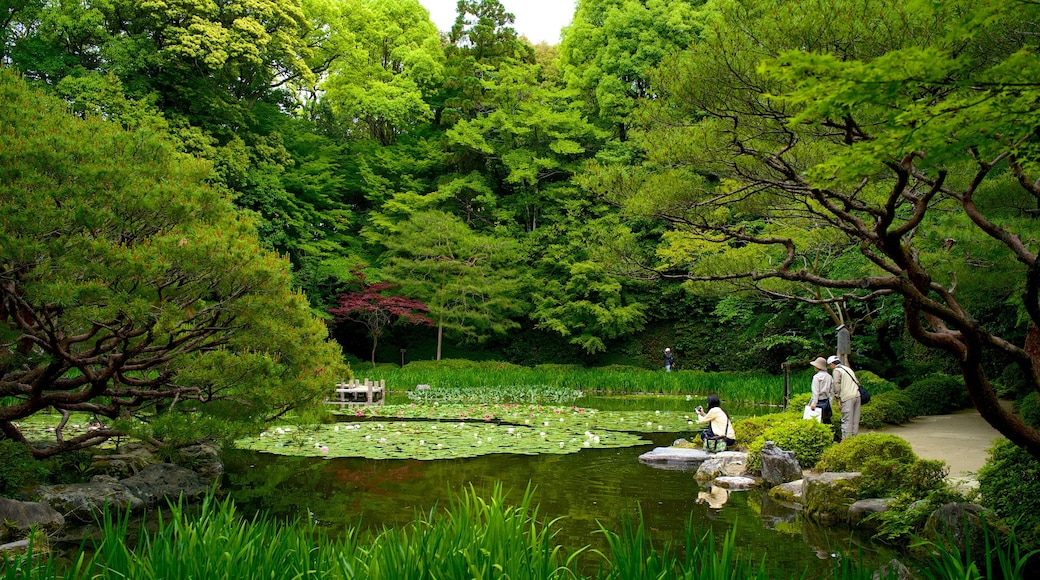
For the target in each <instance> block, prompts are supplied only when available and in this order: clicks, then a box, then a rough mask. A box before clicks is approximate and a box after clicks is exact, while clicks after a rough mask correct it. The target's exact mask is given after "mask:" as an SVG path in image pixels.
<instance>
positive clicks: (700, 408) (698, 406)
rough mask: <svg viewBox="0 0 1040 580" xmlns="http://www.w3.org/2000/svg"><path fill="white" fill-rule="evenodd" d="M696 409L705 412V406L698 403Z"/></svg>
mask: <svg viewBox="0 0 1040 580" xmlns="http://www.w3.org/2000/svg"><path fill="white" fill-rule="evenodd" d="M696 410H697V412H698V413H703V412H704V407H702V406H700V405H697V409H696Z"/></svg>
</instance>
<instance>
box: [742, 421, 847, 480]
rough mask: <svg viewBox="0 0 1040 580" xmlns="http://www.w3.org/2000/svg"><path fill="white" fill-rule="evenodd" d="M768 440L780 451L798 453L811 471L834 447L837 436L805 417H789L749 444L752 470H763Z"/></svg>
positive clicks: (749, 466) (799, 459)
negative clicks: (763, 453)
mask: <svg viewBox="0 0 1040 580" xmlns="http://www.w3.org/2000/svg"><path fill="white" fill-rule="evenodd" d="M766 441H772V442H773V443H774V444H775V445H776V446H777V447H779V448H780V449H783V450H785V451H790V452H792V453H794V456H795V458H796V459H797V460H798V464H799V465H801V466H802V467H803V468H811V467H813V466H814V465H816V462H817V461H818V460H819V459H820V455H821V454H823V451H824V450H825V449H827V447H829V446H831V445H833V444H834V433H833V432H832V431H831V428H830V427H829V426H827V425H824V424H822V423H817V422H816V421H810V420H805V419H801V418H798V419H790V418H788V419H787V420H785V421H783V422H781V423H777V424H775V425H772V426H769V427H767V428H766V429H765V431H764V432H763V433H762V434H761V435H759V436H757V437H756V438H755V439H754V440H753V441H751V443H750V445H748V469H750V470H751V471H754V472H759V471H761V470H762V457H761V453H762V447H764V446H765V444H766Z"/></svg>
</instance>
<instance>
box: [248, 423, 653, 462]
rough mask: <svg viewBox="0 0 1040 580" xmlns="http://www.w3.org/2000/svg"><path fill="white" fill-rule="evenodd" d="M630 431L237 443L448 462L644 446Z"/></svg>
mask: <svg viewBox="0 0 1040 580" xmlns="http://www.w3.org/2000/svg"><path fill="white" fill-rule="evenodd" d="M645 443H646V441H644V440H643V439H642V438H641V437H639V436H638V435H634V434H631V433H623V432H616V431H609V430H595V431H593V430H589V429H586V430H582V431H578V430H575V429H574V428H573V425H572V424H566V422H564V424H561V423H560V422H558V421H557V422H556V423H551V422H550V424H549V425H538V426H528V425H510V424H505V423H494V422H483V421H481V422H474V421H452V422H445V421H386V422H381V421H359V422H356V423H342V424H338V425H318V426H314V427H313V428H307V429H298V428H293V427H276V428H273V429H270V430H267V431H264V432H263V433H261V434H260V436H259V437H255V438H250V439H244V440H240V441H239V442H238V445H239V446H240V447H242V448H245V449H252V450H255V451H264V452H267V453H275V454H279V455H301V456H317V457H330V458H331V457H364V458H369V459H423V460H426V459H451V458H457V457H476V456H480V455H486V454H490V453H518V454H528V455H531V454H539V453H557V454H564V453H576V452H578V451H581V450H582V449H592V448H600V449H602V448H615V447H631V446H635V445H642V444H645Z"/></svg>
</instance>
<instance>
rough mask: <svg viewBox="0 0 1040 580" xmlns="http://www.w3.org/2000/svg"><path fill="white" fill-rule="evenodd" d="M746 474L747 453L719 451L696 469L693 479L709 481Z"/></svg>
mask: <svg viewBox="0 0 1040 580" xmlns="http://www.w3.org/2000/svg"><path fill="white" fill-rule="evenodd" d="M745 473H747V453H744V452H742V451H720V452H718V453H713V454H711V455H710V457H709V458H708V459H706V460H705V461H704V463H701V465H700V467H698V468H697V473H695V474H694V475H693V478H694V479H696V480H697V481H711V480H713V479H715V478H716V477H725V476H735V475H744V474H745Z"/></svg>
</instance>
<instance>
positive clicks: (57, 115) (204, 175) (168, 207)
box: [0, 69, 349, 457]
mask: <svg viewBox="0 0 1040 580" xmlns="http://www.w3.org/2000/svg"><path fill="white" fill-rule="evenodd" d="M0 92H2V95H3V98H0V140H2V141H3V143H4V147H3V148H0V173H2V175H3V177H2V179H0V197H2V198H3V199H4V203H3V204H0V240H2V241H0V252H2V257H0V260H2V262H3V265H4V270H5V271H19V272H22V273H23V274H22V275H20V276H19V277H17V278H14V279H11V280H9V282H8V283H7V284H5V285H3V289H2V290H0V294H2V295H3V297H4V301H7V300H14V299H15V298H14V296H17V299H16V300H17V302H18V304H19V307H18V312H17V314H16V313H15V312H12V311H11V310H9V309H4V310H3V312H0V317H2V318H0V327H2V328H3V333H4V337H5V342H7V341H12V342H14V343H22V344H25V345H26V346H28V344H29V342H32V341H33V340H32V339H31V338H30V337H31V336H36V335H37V333H39V332H44V333H51V334H52V335H53V336H61V337H65V338H63V339H61V340H57V341H43V342H39V343H37V344H35V346H33V347H31V348H21V349H15V350H8V351H6V352H5V354H4V355H3V357H2V358H0V364H2V365H3V366H2V368H3V369H4V372H5V376H6V377H7V379H8V380H10V381H13V382H14V383H25V384H26V386H24V387H22V389H24V390H20V389H19V390H16V391H13V392H12V393H13V394H15V395H17V396H16V397H10V398H5V399H3V401H2V403H0V420H3V421H6V422H8V423H7V424H6V425H5V428H11V426H12V425H13V423H12V422H13V421H14V420H18V419H21V418H24V417H27V416H30V415H32V414H34V413H35V412H37V411H39V410H41V409H46V408H47V407H48V406H50V407H53V408H55V409H58V410H67V411H70V412H76V411H87V412H91V413H95V414H97V415H98V416H101V417H105V418H107V419H108V421H106V423H107V424H106V425H105V426H104V427H103V428H101V429H98V430H96V431H93V432H91V433H89V434H88V436H87V437H85V438H83V439H80V440H74V439H65V441H64V442H63V443H56V444H54V445H52V446H49V447H46V448H41V447H38V446H37V447H36V449H35V450H34V454H35V455H36V456H38V457H42V456H49V455H52V454H55V453H60V452H63V451H69V450H75V449H77V448H82V447H85V446H90V445H95V444H99V443H102V442H104V441H105V440H107V439H108V438H110V437H112V436H116V435H119V434H121V431H120V430H119V426H118V424H117V423H116V421H115V419H116V418H118V417H123V416H127V415H133V414H135V413H136V414H139V415H148V414H150V413H152V412H153V411H154V409H155V405H158V406H159V407H161V408H164V409H170V407H171V405H172V407H173V411H172V412H174V413H180V412H185V413H188V414H191V413H195V412H199V411H203V408H208V409H212V411H213V412H214V414H216V415H218V416H220V417H221V418H223V419H225V420H228V421H236V422H240V423H243V424H250V423H252V424H255V423H254V422H259V421H262V420H264V419H266V418H269V417H270V416H272V415H275V414H280V413H285V412H287V411H288V410H290V409H293V408H302V407H307V406H317V404H318V403H320V401H321V398H322V397H323V395H324V394H325V392H326V390H327V389H328V385H329V384H330V383H331V381H332V380H333V379H332V377H337V376H338V377H342V376H349V370H348V369H347V368H346V367H345V365H343V363H342V359H341V358H340V356H339V353H338V349H337V348H335V347H334V345H332V344H331V343H329V342H327V341H326V337H327V329H326V327H325V325H324V324H323V323H322V322H321V321H320V320H318V319H316V318H315V317H314V316H313V315H312V314H311V312H310V307H309V305H308V304H307V303H306V301H305V299H304V298H303V296H302V295H300V294H299V293H298V292H296V291H295V290H293V288H292V286H291V279H290V274H289V264H288V263H287V262H286V261H285V260H284V259H282V258H281V257H279V256H277V255H275V254H273V253H271V252H268V251H265V250H263V249H262V248H261V246H260V243H259V240H258V239H257V234H256V229H255V227H254V223H253V222H252V221H251V219H250V218H249V217H248V216H245V215H243V214H242V213H241V212H239V211H238V210H236V209H235V208H234V207H233V206H232V205H231V203H230V202H229V201H228V199H227V195H226V193H227V192H226V191H224V190H221V189H220V188H217V187H214V186H212V185H210V183H209V180H210V179H211V178H212V176H213V174H212V167H211V166H210V165H209V164H208V163H205V162H202V161H199V160H198V159H193V158H190V157H187V156H186V155H184V154H181V153H177V152H175V151H174V147H173V146H172V144H171V143H170V142H169V141H167V140H166V139H163V138H161V136H159V135H156V134H155V133H153V132H151V131H148V130H143V129H142V130H137V131H134V132H128V131H125V130H123V129H121V128H120V127H119V126H117V125H116V124H114V123H111V122H107V121H105V120H103V119H99V118H96V117H88V118H87V119H79V118H77V117H75V116H73V115H71V114H70V113H69V112H68V110H67V104H66V103H64V102H63V101H60V100H58V99H53V98H50V97H46V96H44V95H41V94H39V93H38V92H35V91H33V90H31V89H30V88H29V87H28V86H27V85H26V83H25V82H24V81H23V80H21V79H19V78H17V77H16V75H14V74H13V73H12V72H11V71H10V70H9V69H3V70H0ZM55 196H57V197H58V198H60V199H61V203H55V202H54V199H55ZM44 328H46V329H47V330H45V331H44V330H42V329H44ZM73 337H75V338H73ZM43 369H46V371H45V372H44V371H43ZM70 392H76V393H77V395H76V396H71V397H70V396H69V393H70ZM30 393H31V394H32V396H31V397H30V396H29V394H30ZM30 398H31V399H32V401H33V402H32V403H31V404H23V403H25V401H27V400H28V399H30ZM206 403H212V405H207V404H206ZM203 412H204V411H203ZM34 443H35V442H34Z"/></svg>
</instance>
